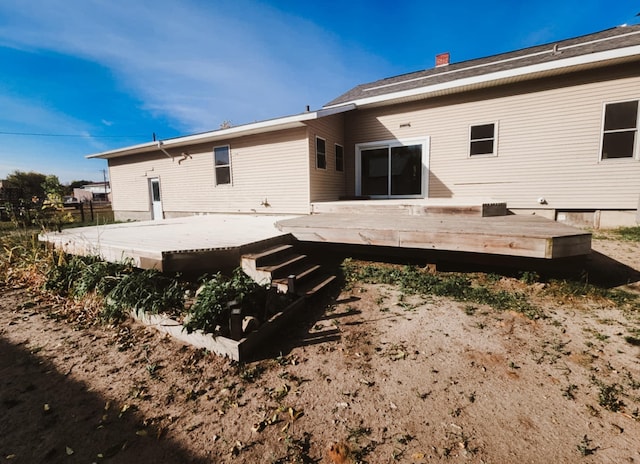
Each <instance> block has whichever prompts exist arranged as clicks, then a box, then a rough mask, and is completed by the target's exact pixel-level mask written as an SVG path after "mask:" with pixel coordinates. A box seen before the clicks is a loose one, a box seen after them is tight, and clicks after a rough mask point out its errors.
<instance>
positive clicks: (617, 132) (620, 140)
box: [600, 101, 638, 159]
mask: <svg viewBox="0 0 640 464" xmlns="http://www.w3.org/2000/svg"><path fill="white" fill-rule="evenodd" d="M602 132H603V133H602V150H601V152H600V153H601V157H602V159H612V158H633V156H634V154H635V150H636V138H637V133H638V101H629V102H622V103H609V104H607V105H605V107H604V125H603V131H602Z"/></svg>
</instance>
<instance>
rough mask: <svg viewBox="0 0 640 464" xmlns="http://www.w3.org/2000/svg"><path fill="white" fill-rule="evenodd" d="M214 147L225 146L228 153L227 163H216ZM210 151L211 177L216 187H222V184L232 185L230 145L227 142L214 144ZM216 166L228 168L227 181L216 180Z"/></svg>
mask: <svg viewBox="0 0 640 464" xmlns="http://www.w3.org/2000/svg"><path fill="white" fill-rule="evenodd" d="M216 148H226V149H227V153H228V154H229V164H220V165H217V164H216ZM211 153H212V154H213V178H214V183H215V186H216V187H222V186H224V185H233V175H232V170H231V146H230V145H229V144H226V145H216V146H214V147H213V149H212V151H211ZM218 168H229V182H225V183H219V182H218Z"/></svg>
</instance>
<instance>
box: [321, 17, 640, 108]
mask: <svg viewBox="0 0 640 464" xmlns="http://www.w3.org/2000/svg"><path fill="white" fill-rule="evenodd" d="M635 60H640V25H632V26H627V25H624V26H618V27H614V28H612V29H607V30H604V31H601V32H596V33H594V34H589V35H584V36H581V37H576V38H572V39H567V40H562V41H560V42H553V43H548V44H544V45H538V46H535V47H529V48H524V49H521V50H517V51H512V52H508V53H502V54H499V55H493V56H489V57H485V58H479V59H474V60H469V61H463V62H460V63H454V64H449V65H446V66H439V67H436V68H432V69H427V70H423V71H418V72H414V73H410V74H403V75H401V76H395V77H391V78H387V79H382V80H378V81H375V82H371V83H368V84H362V85H358V86H357V87H354V88H353V89H351V90H349V91H348V92H347V93H345V94H343V95H341V96H339V97H338V98H336V99H334V100H332V101H331V102H329V103H327V104H326V105H325V106H324V108H333V107H338V106H341V105H345V104H355V105H357V106H358V107H361V106H366V105H374V104H388V103H392V102H400V101H409V100H416V99H420V98H427V97H430V96H438V95H443V94H448V93H454V92H459V91H466V90H473V89H477V88H483V87H488V86H493V85H502V84H505V83H509V82H515V81H519V80H520V81H521V80H527V79H534V78H537V77H541V76H551V75H558V74H562V73H566V72H572V71H577V70H580V69H593V68H596V67H601V66H608V65H611V64H616V63H621V62H626V61H635Z"/></svg>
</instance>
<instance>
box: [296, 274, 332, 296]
mask: <svg viewBox="0 0 640 464" xmlns="http://www.w3.org/2000/svg"><path fill="white" fill-rule="evenodd" d="M334 280H336V276H334V275H328V274H321V275H319V276H318V277H317V278H316V279H313V280H310V281H308V282H307V283H306V284H305V285H302V286H301V288H298V289H296V294H297V295H300V296H305V297H310V296H313V295H314V294H316V293H318V292H319V291H320V290H322V289H323V288H325V287H326V286H327V285H329V284H330V283H331V282H333V281H334Z"/></svg>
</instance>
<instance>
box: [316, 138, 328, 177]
mask: <svg viewBox="0 0 640 464" xmlns="http://www.w3.org/2000/svg"><path fill="white" fill-rule="evenodd" d="M316 168H318V169H327V143H326V141H325V140H324V139H322V138H320V137H316Z"/></svg>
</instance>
